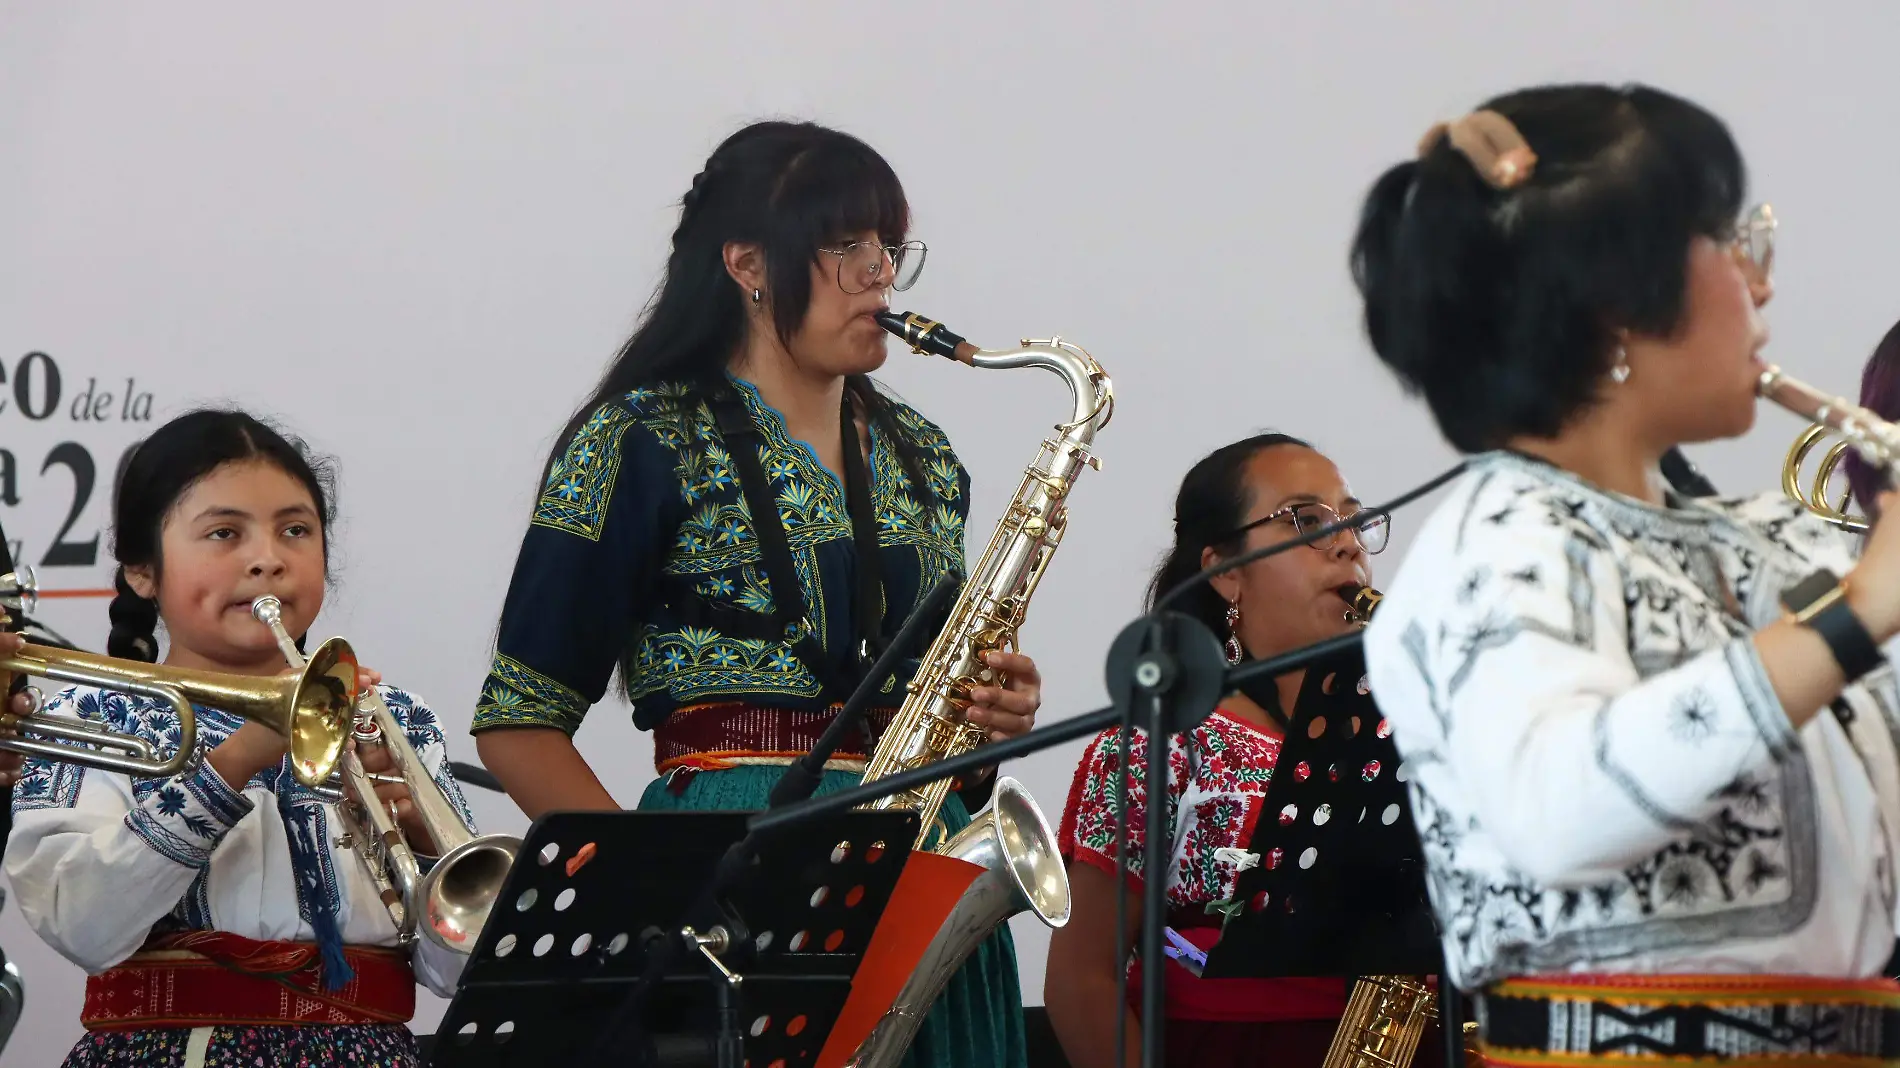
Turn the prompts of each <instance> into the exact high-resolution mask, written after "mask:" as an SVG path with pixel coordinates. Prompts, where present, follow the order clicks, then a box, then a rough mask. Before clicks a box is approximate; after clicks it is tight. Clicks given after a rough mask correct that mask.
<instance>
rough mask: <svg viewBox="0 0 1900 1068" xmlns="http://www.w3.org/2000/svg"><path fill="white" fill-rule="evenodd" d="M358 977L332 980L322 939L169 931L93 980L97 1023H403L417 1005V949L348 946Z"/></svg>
mask: <svg viewBox="0 0 1900 1068" xmlns="http://www.w3.org/2000/svg"><path fill="white" fill-rule="evenodd" d="M343 952H344V955H345V956H346V957H348V958H349V962H350V967H351V968H352V969H354V970H355V972H356V977H355V978H354V979H351V980H350V981H349V982H348V983H345V984H344V985H343V987H342V988H341V989H338V990H325V989H323V985H322V980H321V975H320V962H319V961H320V959H319V956H318V952H317V947H316V946H315V945H313V944H311V943H308V942H259V941H256V940H255V939H250V938H244V937H242V936H240V935H234V934H228V933H226V932H223V931H186V932H181V933H178V934H171V935H161V936H159V937H157V938H154V939H152V940H151V941H149V942H147V943H146V944H145V946H144V948H143V949H140V950H139V951H138V952H137V953H135V954H133V955H132V956H131V957H130V958H128V959H127V960H126V961H125V962H124V963H121V964H119V965H118V966H116V967H114V968H111V969H108V970H107V971H105V972H102V973H101V974H99V975H94V976H90V977H88V978H87V980H86V1004H85V1008H84V1009H83V1010H81V1013H80V1022H81V1023H83V1024H84V1025H85V1026H86V1029H87V1030H88V1031H136V1030H144V1029H147V1028H167V1027H200V1026H205V1025H211V1024H221V1025H227V1026H229V1025H245V1024H249V1025H253V1026H271V1025H282V1024H386V1023H387V1024H399V1023H407V1022H408V1021H409V1019H410V1018H411V1017H413V1016H414V1015H415V1013H416V976H415V972H414V971H413V970H411V968H410V967H409V956H408V954H407V953H403V952H401V951H398V950H394V949H384V948H381V947H377V946H346V947H344V950H343Z"/></svg>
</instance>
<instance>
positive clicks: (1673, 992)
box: [1476, 975, 1900, 1068]
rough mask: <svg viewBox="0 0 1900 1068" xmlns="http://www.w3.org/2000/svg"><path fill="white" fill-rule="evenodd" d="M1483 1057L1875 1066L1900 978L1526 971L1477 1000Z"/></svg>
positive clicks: (1897, 1005) (1898, 1021) (1896, 1045)
mask: <svg viewBox="0 0 1900 1068" xmlns="http://www.w3.org/2000/svg"><path fill="white" fill-rule="evenodd" d="M1476 1003H1477V1017H1478V1033H1479V1036H1480V1038H1481V1040H1482V1048H1483V1053H1484V1058H1485V1063H1486V1064H1492V1065H1507V1066H1510V1065H1540V1066H1541V1065H1578V1066H1587V1065H1623V1066H1627V1065H1633V1064H1635V1065H1642V1064H1654V1065H1667V1064H1721V1065H1734V1066H1754V1065H1760V1066H1768V1065H1774V1066H1776V1068H1785V1066H1790V1065H1796V1064H1802V1065H1806V1064H1814V1065H1877V1064H1893V1063H1895V1062H1896V1060H1900V983H1895V982H1893V981H1892V980H1887V979H1859V980H1855V979H1829V978H1823V977H1816V976H1799V975H1602V976H1593V975H1561V976H1527V977H1524V978H1521V979H1511V980H1507V981H1505V982H1502V983H1498V984H1496V985H1494V986H1491V987H1489V988H1487V989H1486V990H1485V991H1484V992H1483V993H1482V994H1480V995H1479V996H1478V997H1477V999H1476Z"/></svg>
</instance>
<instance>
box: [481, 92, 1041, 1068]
mask: <svg viewBox="0 0 1900 1068" xmlns="http://www.w3.org/2000/svg"><path fill="white" fill-rule="evenodd" d="M908 228H909V208H908V205H907V203H906V201H905V198H904V191H903V188H902V186H901V185H900V184H899V182H898V180H897V176H896V175H895V174H894V173H893V172H892V171H891V168H890V166H889V164H887V163H886V162H885V161H884V159H883V158H882V157H880V156H879V155H878V154H877V153H876V152H875V151H873V150H872V149H871V148H870V147H869V146H867V145H865V144H864V143H863V142H861V141H859V140H857V139H856V138H853V137H850V136H847V135H845V134H843V133H839V132H837V131H834V130H829V129H825V128H823V127H820V126H816V125H812V124H808V123H799V124H794V123H783V122H764V123H758V124H755V125H752V126H748V127H746V128H744V129H742V130H740V131H738V132H737V133H735V134H733V135H732V136H731V137H729V138H727V139H726V141H725V142H724V143H723V144H721V145H720V146H719V147H718V149H717V150H715V151H714V152H713V154H712V157H711V158H710V159H708V160H707V161H706V166H705V168H704V169H703V170H702V171H701V172H700V173H699V175H698V176H696V177H695V178H694V179H693V183H692V188H691V189H690V190H689V191H688V192H687V194H686V196H685V198H684V199H683V201H682V205H681V211H680V218H679V224H678V226H677V227H676V228H675V230H674V231H673V243H672V250H671V253H670V254H669V256H668V259H667V265H666V274H665V279H664V281H663V282H662V283H661V285H660V289H659V292H658V294H657V296H656V297H655V298H654V301H653V303H652V305H651V307H650V309H649V311H648V312H647V314H646V316H645V318H644V319H643V320H642V322H641V323H640V325H639V327H638V328H637V329H636V331H635V332H634V334H633V336H632V338H631V339H629V340H628V341H627V343H626V345H625V346H624V347H623V348H622V349H621V352H620V355H619V357H618V358H617V359H616V360H615V361H614V363H613V365H612V366H611V367H610V368H609V369H608V371H607V374H606V376H605V378H604V379H603V380H602V382H601V385H600V387H599V388H598V389H597V390H596V391H595V392H594V394H593V396H591V397H590V398H589V399H588V400H587V402H586V403H585V404H584V405H582V406H581V409H580V411H579V412H578V414H577V415H576V416H575V417H574V419H573V420H571V421H570V423H569V424H568V426H567V428H566V430H565V431H564V432H563V433H562V434H561V437H560V439H559V442H558V444H557V446H556V448H555V450H554V454H553V456H552V457H551V458H550V459H549V462H548V465H547V470H546V477H545V481H544V487H543V490H542V494H541V496H540V499H539V501H538V502H537V503H536V505H535V509H534V514H533V517H532V519H531V521H530V523H529V526H528V532H527V534H526V536H525V537H524V538H523V541H522V545H521V550H520V555H519V557H518V559H517V562H516V565H515V573H514V580H513V583H512V584H511V586H510V588H509V592H508V596H507V600H506V603H505V605H504V606H503V609H502V618H501V627H500V635H499V639H498V642H497V648H496V653H495V658H494V663H493V666H492V669H491V671H490V674H489V676H488V679H487V681H486V683H485V685H484V686H483V690H482V697H481V703H480V705H479V707H478V708H477V710H476V714H475V722H474V730H475V732H476V738H477V744H478V746H479V749H480V752H481V755H482V760H483V762H484V763H485V764H486V765H487V766H488V767H489V768H490V769H491V770H493V771H494V773H495V775H496V776H497V777H498V778H500V779H501V781H502V783H503V784H504V785H505V786H506V787H507V789H508V792H509V794H510V796H512V797H513V798H514V799H515V802H516V803H517V804H518V805H520V806H521V808H522V809H523V810H524V811H526V812H527V813H528V815H529V816H531V817H533V816H538V815H540V814H541V813H543V812H546V811H549V810H553V809H569V810H572V809H612V808H617V807H618V805H617V804H616V802H615V800H614V799H613V797H611V796H610V795H609V794H608V792H607V791H606V789H605V788H604V787H602V786H601V784H600V781H599V780H598V779H597V778H596V777H595V775H594V773H593V770H592V769H591V768H590V767H589V765H588V762H587V761H586V760H585V759H583V758H582V756H581V755H580V752H579V751H578V750H577V749H576V748H575V746H574V743H573V741H572V736H573V734H574V732H575V730H576V729H578V728H579V726H580V724H581V720H582V717H583V716H585V715H586V713H587V711H588V709H589V707H590V706H592V705H593V704H594V703H595V702H597V701H599V700H600V699H601V698H602V697H603V696H604V695H605V694H606V692H607V685H608V682H609V680H610V679H611V678H612V676H613V675H614V673H615V670H616V668H618V670H619V673H620V680H621V684H622V686H623V687H624V690H625V693H626V695H627V697H628V698H629V700H631V702H632V703H633V706H634V721H635V724H636V725H637V726H639V727H640V728H642V729H645V730H651V731H652V732H653V735H654V744H655V751H656V764H657V767H656V771H658V773H659V775H660V778H659V779H657V780H655V781H654V782H653V783H652V784H651V785H650V786H649V787H648V788H647V790H646V792H645V795H644V796H643V798H642V799H641V802H640V807H641V808H644V809H756V808H762V807H764V805H765V801H766V798H767V794H768V793H769V791H770V789H771V787H772V785H773V783H774V782H775V781H776V780H777V778H778V777H779V775H780V774H781V772H782V771H783V769H784V766H785V765H786V764H788V763H790V762H791V761H792V760H793V759H795V758H797V757H798V756H800V755H802V754H804V753H805V752H807V751H809V749H810V747H811V744H812V742H813V741H815V740H816V738H817V737H818V735H819V734H820V733H822V731H823V730H824V728H825V726H826V724H827V723H829V722H830V720H831V718H832V717H833V716H834V715H835V712H836V707H837V705H838V704H839V703H840V702H842V701H843V700H844V699H845V698H846V697H847V696H849V694H850V693H851V691H852V690H853V689H854V688H855V687H856V686H857V684H858V682H859V680H860V678H861V677H862V675H863V674H864V672H865V671H866V670H867V668H868V667H869V666H870V664H871V662H872V661H873V660H875V659H876V658H877V657H878V655H879V654H880V653H881V652H882V651H883V650H884V647H885V646H886V645H887V644H888V643H889V641H890V640H891V638H892V636H893V635H894V634H895V632H896V630H897V628H898V627H899V626H900V625H901V623H902V622H903V620H904V618H905V617H906V615H907V614H908V613H909V612H910V610H911V608H912V606H914V605H916V604H917V603H918V602H919V601H920V600H921V599H922V597H923V596H924V594H925V593H926V592H927V591H928V589H929V588H930V586H931V585H932V584H933V583H934V582H935V580H936V579H937V578H938V577H939V576H942V575H945V574H952V575H957V576H961V575H963V574H964V573H965V563H964V555H963V552H964V533H963V525H964V520H965V517H966V516H967V515H968V510H969V479H968V476H967V474H966V473H965V472H964V470H963V468H962V466H961V464H959V463H958V461H957V458H956V454H955V453H954V452H953V451H952V450H951V448H950V443H949V441H948V440H947V439H946V438H945V437H944V434H943V432H942V431H941V430H939V429H938V428H937V427H936V426H934V425H933V424H931V423H930V422H929V421H928V420H926V419H925V418H924V417H923V416H922V415H920V414H918V413H917V412H916V411H915V410H913V409H911V408H910V407H908V406H906V405H904V404H901V403H899V402H897V401H896V400H894V399H892V398H890V397H888V396H886V395H885V394H884V393H882V392H881V391H880V390H878V389H877V387H876V386H875V385H873V383H872V382H871V380H870V379H869V378H868V377H867V375H868V374H869V373H870V372H872V371H875V370H876V369H877V368H878V367H880V366H881V365H882V364H883V362H884V358H885V349H886V342H887V340H888V337H887V334H886V332H885V329H884V328H883V327H881V326H880V325H879V324H878V323H877V321H876V320H875V319H874V318H873V316H874V315H875V314H876V313H878V312H880V311H883V310H885V309H886V308H887V307H888V296H889V293H890V291H891V290H893V289H896V290H904V289H908V288H909V287H910V285H911V284H912V283H914V282H915V281H916V280H917V276H918V272H919V271H921V270H922V268H923V263H924V255H925V251H926V250H925V247H924V245H923V243H922V242H920V241H914V240H911V239H910V238H909V235H908V233H907V231H908ZM936 629H938V628H935V627H931V628H926V630H925V633H926V634H932V633H934V632H935V630H936ZM919 652H921V650H919ZM916 666H917V661H916V659H915V657H912V658H911V659H909V660H907V661H905V662H904V663H903V666H902V667H901V668H900V670H898V671H897V672H896V673H895V674H894V675H893V677H891V678H889V679H885V680H882V689H881V692H882V694H883V695H884V697H883V698H882V699H880V700H878V701H876V702H875V705H878V706H882V709H881V710H880V709H878V708H874V709H873V711H872V715H871V720H872V725H873V727H874V729H875V728H881V727H882V725H883V723H885V722H887V721H888V720H889V718H890V715H891V712H892V710H893V709H894V708H896V707H897V706H898V705H899V704H900V703H901V702H902V701H903V699H904V686H905V683H906V682H907V681H908V679H909V678H910V677H911V675H912V673H913V672H914V671H915V670H916ZM990 666H991V667H992V668H993V669H995V670H997V671H1000V672H1002V673H1003V674H1004V675H1005V676H1006V677H1007V684H1006V685H1002V686H983V687H978V688H977V689H976V690H975V691H973V693H972V695H971V696H972V697H973V699H974V701H975V703H974V705H973V706H972V707H971V708H970V710H969V713H968V714H969V718H970V719H971V721H972V722H975V723H979V724H981V725H983V726H984V727H986V728H987V729H988V730H989V731H991V732H992V734H993V735H994V736H998V737H1000V736H1009V735H1016V734H1020V733H1022V732H1023V731H1026V730H1028V729H1029V727H1030V725H1031V723H1032V722H1033V720H1034V718H1035V713H1036V708H1037V705H1038V702H1039V697H1038V690H1039V681H1040V680H1039V679H1038V677H1037V674H1036V668H1035V664H1034V663H1033V662H1032V661H1031V660H1030V659H1029V658H1027V657H1025V656H1021V655H1019V654H1014V653H1007V652H997V653H994V654H992V656H991V659H990ZM871 749H872V747H871V745H870V743H869V740H867V739H865V738H858V739H856V740H855V741H848V742H847V744H846V745H844V746H843V747H841V749H840V750H839V752H838V753H837V754H836V755H835V756H834V758H833V760H832V762H831V763H830V770H829V772H828V774H827V778H826V783H825V787H824V788H828V789H836V788H839V787H842V786H845V785H850V784H852V783H855V782H856V781H857V778H858V775H859V774H860V773H861V771H862V770H863V764H864V758H865V757H866V756H867V755H869V753H870V752H871ZM987 782H988V780H987V779H986V780H985V781H984V782H977V783H971V784H968V785H969V786H970V787H971V788H972V790H973V791H980V790H982V789H984V788H985V787H986V785H987ZM970 807H975V805H974V804H971V805H970V806H968V807H966V804H965V801H964V800H959V799H957V798H955V797H953V798H952V799H951V800H950V802H949V803H948V804H947V805H946V806H945V807H944V809H943V810H942V813H941V815H942V817H943V820H944V822H945V824H946V826H947V828H948V830H950V831H951V832H955V831H956V830H958V829H959V828H961V827H962V826H964V825H966V824H967V823H968V822H969V808H970ZM1024 1061H1025V1053H1024V1040H1023V1029H1022V1005H1021V994H1020V988H1019V985H1018V979H1017V976H1016V962H1015V951H1014V949H1013V946H1012V943H1011V941H1010V939H1009V934H1008V931H1007V929H1004V930H1002V931H999V932H998V933H997V934H996V935H995V936H993V937H991V938H990V939H989V940H988V941H987V942H985V943H984V944H983V946H982V947H981V948H980V949H979V950H978V951H977V952H976V953H975V954H974V955H973V956H972V957H971V958H970V960H969V963H968V964H966V965H965V966H964V967H963V969H962V970H961V971H960V972H959V973H958V974H957V976H956V977H955V979H953V980H952V981H951V983H950V984H949V986H948V988H947V989H946V991H945V992H944V994H943V995H942V996H941V997H940V998H939V999H938V1000H937V1002H936V1006H935V1008H934V1009H933V1010H932V1012H931V1013H930V1015H929V1017H928V1019H927V1020H926V1021H925V1024H924V1026H923V1029H922V1030H921V1032H920V1033H919V1034H918V1036H917V1038H916V1041H915V1043H914V1045H913V1046H912V1047H911V1052H910V1058H909V1062H910V1063H913V1064H918V1065H942V1066H948V1065H952V1064H996V1065H1018V1066H1020V1065H1022V1064H1023V1063H1024Z"/></svg>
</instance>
